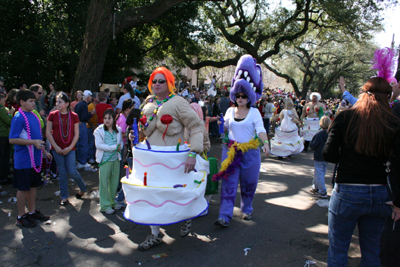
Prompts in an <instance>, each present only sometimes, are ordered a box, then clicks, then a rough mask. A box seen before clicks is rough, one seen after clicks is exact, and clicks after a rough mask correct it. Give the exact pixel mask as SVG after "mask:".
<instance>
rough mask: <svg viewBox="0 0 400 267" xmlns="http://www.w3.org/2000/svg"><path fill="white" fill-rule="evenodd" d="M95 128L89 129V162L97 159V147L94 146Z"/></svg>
mask: <svg viewBox="0 0 400 267" xmlns="http://www.w3.org/2000/svg"><path fill="white" fill-rule="evenodd" d="M93 133H94V128H87V141H88V156H87V157H88V160H91V159H92V160H95V159H96V146H95V144H94V135H93Z"/></svg>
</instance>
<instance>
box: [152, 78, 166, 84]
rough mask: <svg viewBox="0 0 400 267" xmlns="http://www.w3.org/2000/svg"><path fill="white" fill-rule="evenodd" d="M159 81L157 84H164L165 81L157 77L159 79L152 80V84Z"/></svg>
mask: <svg viewBox="0 0 400 267" xmlns="http://www.w3.org/2000/svg"><path fill="white" fill-rule="evenodd" d="M157 82H158V83H159V84H164V83H165V82H166V80H161V79H159V80H153V84H156V83H157Z"/></svg>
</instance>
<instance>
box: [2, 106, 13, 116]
mask: <svg viewBox="0 0 400 267" xmlns="http://www.w3.org/2000/svg"><path fill="white" fill-rule="evenodd" d="M0 108H4V109H5V111H7V115H8V117H10V118H11V117H12V116H11V114H10V110H9V109H8V108H6V107H5V106H3V105H0Z"/></svg>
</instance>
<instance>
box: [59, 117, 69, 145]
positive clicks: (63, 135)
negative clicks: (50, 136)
mask: <svg viewBox="0 0 400 267" xmlns="http://www.w3.org/2000/svg"><path fill="white" fill-rule="evenodd" d="M58 118H59V120H60V123H59V124H58V126H59V127H60V133H61V141H62V142H63V143H64V144H68V143H69V141H70V140H71V135H70V134H69V126H70V121H71V111H69V112H68V120H67V134H66V135H65V134H64V127H63V123H62V118H61V112H60V111H58ZM68 136H69V137H68ZM66 137H68V141H64V138H66Z"/></svg>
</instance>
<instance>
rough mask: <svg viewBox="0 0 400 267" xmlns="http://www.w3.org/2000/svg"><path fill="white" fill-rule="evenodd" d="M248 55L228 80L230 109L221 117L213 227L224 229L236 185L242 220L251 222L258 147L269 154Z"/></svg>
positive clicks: (256, 76) (257, 78)
mask: <svg viewBox="0 0 400 267" xmlns="http://www.w3.org/2000/svg"><path fill="white" fill-rule="evenodd" d="M256 63H257V62H256V60H255V59H254V58H253V57H252V56H250V55H244V56H242V57H241V58H240V59H239V61H238V64H237V66H236V71H235V75H234V77H233V79H232V88H231V91H230V98H231V100H232V102H234V107H231V108H229V109H228V110H227V111H226V113H225V117H224V130H225V132H227V134H225V138H224V146H223V150H222V164H221V169H220V172H219V173H217V174H216V175H214V176H213V181H218V180H222V185H221V204H220V205H221V206H220V210H219V217H218V219H217V220H216V221H215V225H218V226H223V227H228V226H229V223H230V221H231V220H232V214H233V208H234V204H235V197H236V191H237V186H238V183H239V182H240V194H241V211H242V212H243V219H244V220H251V217H252V212H253V207H252V204H253V197H254V194H255V191H256V188H257V183H258V176H259V172H260V166H261V157H260V148H259V147H260V146H263V148H264V152H265V155H266V156H268V154H269V145H268V138H267V134H266V131H265V128H264V124H263V120H262V117H261V114H260V112H259V111H258V110H257V109H256V108H254V107H252V106H253V105H254V103H255V102H256V101H257V100H258V99H259V98H260V97H261V94H262V91H263V86H264V84H263V82H262V72H261V67H260V65H258V64H256ZM256 134H257V135H258V136H256Z"/></svg>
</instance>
